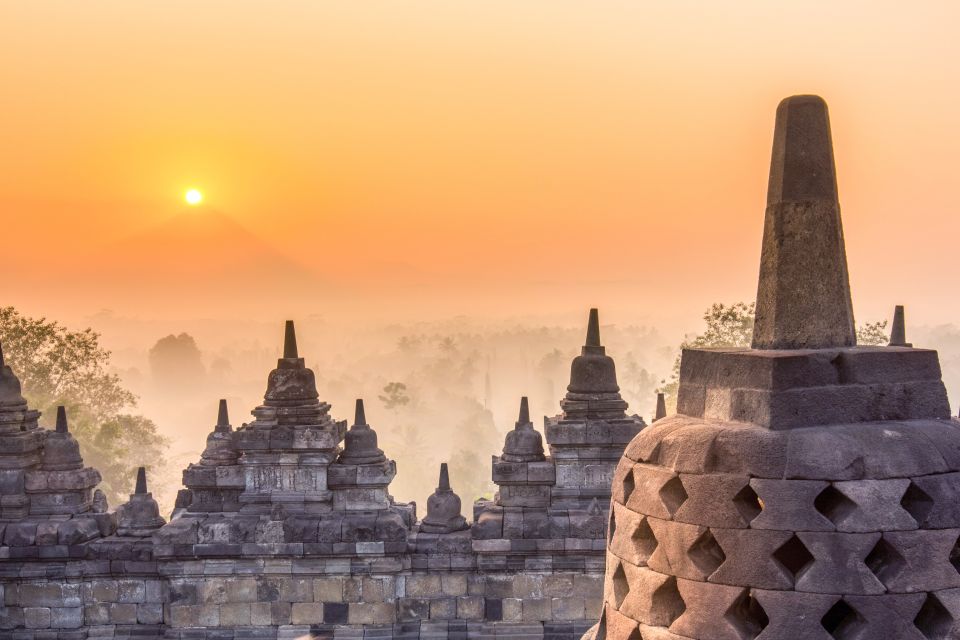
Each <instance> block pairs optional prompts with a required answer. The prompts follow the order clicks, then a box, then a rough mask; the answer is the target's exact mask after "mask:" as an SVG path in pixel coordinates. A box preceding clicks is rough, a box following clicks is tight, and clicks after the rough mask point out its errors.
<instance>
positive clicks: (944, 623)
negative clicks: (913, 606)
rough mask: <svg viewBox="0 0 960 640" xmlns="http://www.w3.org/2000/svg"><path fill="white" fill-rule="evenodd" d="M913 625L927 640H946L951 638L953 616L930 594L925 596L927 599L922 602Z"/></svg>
mask: <svg viewBox="0 0 960 640" xmlns="http://www.w3.org/2000/svg"><path fill="white" fill-rule="evenodd" d="M913 624H914V625H915V626H916V627H917V629H919V630H920V633H922V634H923V636H924V637H925V638H929V640H947V638H951V637H953V636H951V635H950V632H951V631H952V630H953V616H951V615H950V612H949V611H947V608H946V607H944V606H943V604H942V603H941V602H940V600H939V599H938V598H937V597H936V596H935V595H933V594H932V593H928V594H927V599H926V600H924V601H923V606H922V607H920V611H919V612H918V613H917V617H916V618H914V619H913Z"/></svg>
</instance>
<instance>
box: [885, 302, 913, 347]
mask: <svg viewBox="0 0 960 640" xmlns="http://www.w3.org/2000/svg"><path fill="white" fill-rule="evenodd" d="M889 346H891V347H912V346H913V345H912V344H910V343H909V342H907V327H906V323H905V322H904V320H903V305H902V304H898V305H897V306H896V307H894V309H893V324H892V325H891V326H890V345H889Z"/></svg>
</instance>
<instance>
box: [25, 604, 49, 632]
mask: <svg viewBox="0 0 960 640" xmlns="http://www.w3.org/2000/svg"><path fill="white" fill-rule="evenodd" d="M23 622H24V626H26V628H27V629H49V628H50V622H51V614H50V608H49V607H24V608H23Z"/></svg>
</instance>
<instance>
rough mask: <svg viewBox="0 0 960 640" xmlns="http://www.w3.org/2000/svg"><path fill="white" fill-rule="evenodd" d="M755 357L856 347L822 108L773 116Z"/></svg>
mask: <svg viewBox="0 0 960 640" xmlns="http://www.w3.org/2000/svg"><path fill="white" fill-rule="evenodd" d="M756 310H757V311H756V322H755V324H754V329H753V348H754V349H823V348H830V347H850V346H854V345H855V344H856V343H857V340H856V330H855V326H854V321H853V305H852V303H851V299H850V279H849V276H848V273H847V256H846V250H845V248H844V240H843V226H842V224H841V220H840V205H839V202H838V199H837V180H836V170H835V168H834V161H833V144H832V142H831V138H830V119H829V115H828V113H827V104H826V103H825V102H824V101H823V99H822V98H820V97H818V96H793V97H791V98H787V99H785V100H784V101H783V102H781V103H780V106H779V107H778V108H777V122H776V128H775V130H774V135H773V155H772V159H771V162H770V183H769V187H768V190H767V211H766V216H765V219H764V225H763V247H762V251H761V255H760V279H759V285H758V288H757V307H756Z"/></svg>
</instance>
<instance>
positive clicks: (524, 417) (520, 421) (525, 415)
mask: <svg viewBox="0 0 960 640" xmlns="http://www.w3.org/2000/svg"><path fill="white" fill-rule="evenodd" d="M524 424H530V403H529V402H528V401H527V396H523V397H522V398H520V416H519V417H518V418H517V426H518V427H519V426H521V425H524Z"/></svg>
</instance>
